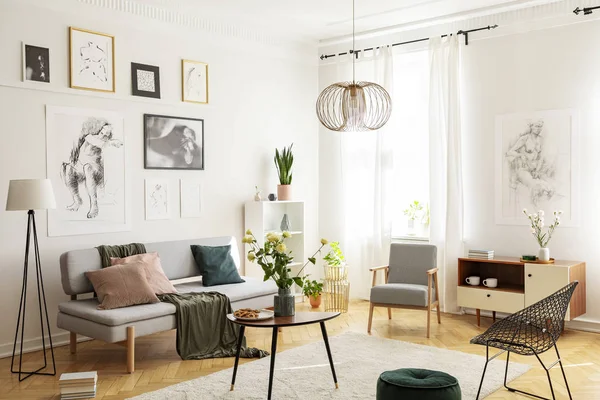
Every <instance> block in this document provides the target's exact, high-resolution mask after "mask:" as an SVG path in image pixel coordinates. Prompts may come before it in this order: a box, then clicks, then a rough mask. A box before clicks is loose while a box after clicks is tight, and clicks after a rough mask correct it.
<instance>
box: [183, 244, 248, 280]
mask: <svg viewBox="0 0 600 400" xmlns="http://www.w3.org/2000/svg"><path fill="white" fill-rule="evenodd" d="M190 248H191V250H192V254H193V255H194V259H195V260H196V264H198V267H199V268H200V273H201V274H202V283H203V285H204V286H217V285H226V284H231V283H242V282H244V280H243V279H242V278H241V277H240V274H239V272H238V270H237V268H236V265H235V261H234V260H233V257H232V256H231V246H230V245H226V246H200V245H191V246H190Z"/></svg>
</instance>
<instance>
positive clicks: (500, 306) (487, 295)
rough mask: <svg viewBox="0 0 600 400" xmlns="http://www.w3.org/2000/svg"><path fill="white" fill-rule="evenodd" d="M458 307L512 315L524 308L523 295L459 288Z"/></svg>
mask: <svg viewBox="0 0 600 400" xmlns="http://www.w3.org/2000/svg"><path fill="white" fill-rule="evenodd" d="M457 289H458V305H459V306H461V307H468V308H478V309H481V310H489V311H500V312H505V313H514V312H517V311H519V310H522V309H523V308H525V295H524V294H523V293H512V292H502V291H499V290H486V289H478V288H470V287H465V286H459V287H458V288H457Z"/></svg>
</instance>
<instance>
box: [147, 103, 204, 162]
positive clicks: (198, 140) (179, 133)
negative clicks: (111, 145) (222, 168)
mask: <svg viewBox="0 0 600 400" xmlns="http://www.w3.org/2000/svg"><path fill="white" fill-rule="evenodd" d="M144 168H145V169H182V170H203V169H204V120H203V119H197V118H185V117H171V116H167V115H152V114H144Z"/></svg>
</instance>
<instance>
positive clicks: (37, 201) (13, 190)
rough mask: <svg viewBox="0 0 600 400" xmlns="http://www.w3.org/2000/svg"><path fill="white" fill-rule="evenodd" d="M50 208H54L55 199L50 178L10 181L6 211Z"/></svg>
mask: <svg viewBox="0 0 600 400" xmlns="http://www.w3.org/2000/svg"><path fill="white" fill-rule="evenodd" d="M52 208H56V200H55V199H54V191H53V190H52V182H50V179H19V180H12V181H10V183H9V185H8V197H7V199H6V211H20V210H49V209H52Z"/></svg>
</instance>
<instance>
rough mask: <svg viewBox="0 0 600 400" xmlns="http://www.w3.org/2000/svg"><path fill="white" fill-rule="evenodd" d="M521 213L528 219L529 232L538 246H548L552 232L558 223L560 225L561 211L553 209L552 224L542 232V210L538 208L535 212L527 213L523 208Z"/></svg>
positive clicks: (543, 221)
mask: <svg viewBox="0 0 600 400" xmlns="http://www.w3.org/2000/svg"><path fill="white" fill-rule="evenodd" d="M523 214H525V216H526V217H527V218H528V219H529V223H530V225H531V234H532V235H533V236H534V237H535V240H537V242H538V244H539V245H540V248H546V246H548V242H550V239H551V238H552V234H553V233H554V230H555V229H556V227H557V226H558V225H560V215H561V214H562V211H554V213H553V216H554V220H553V221H552V224H550V225H549V226H548V229H547V230H546V231H545V232H544V227H545V220H544V210H539V211H538V212H537V213H535V214H529V213H527V209H525V208H524V209H523Z"/></svg>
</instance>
